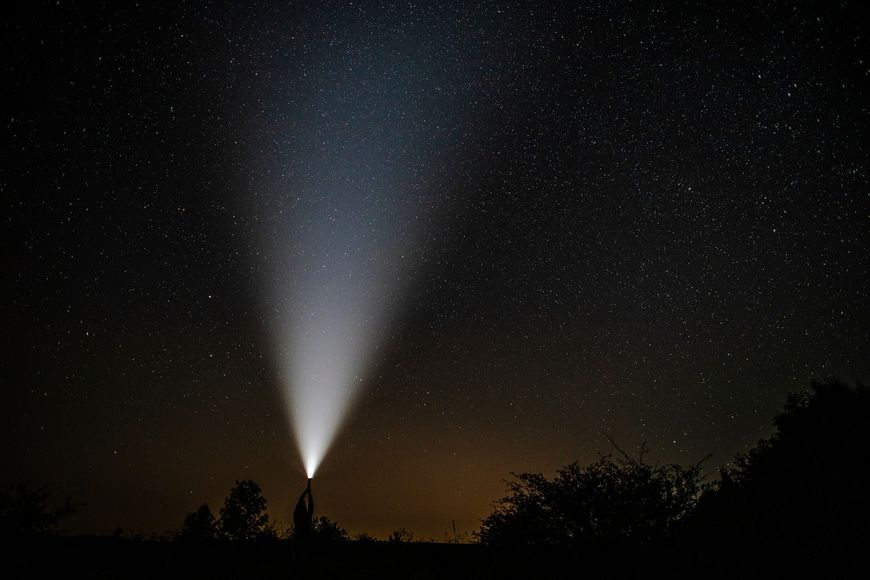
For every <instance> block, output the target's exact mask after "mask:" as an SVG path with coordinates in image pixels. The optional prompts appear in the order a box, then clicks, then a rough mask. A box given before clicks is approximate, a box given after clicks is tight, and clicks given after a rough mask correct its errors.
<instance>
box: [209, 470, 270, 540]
mask: <svg viewBox="0 0 870 580" xmlns="http://www.w3.org/2000/svg"><path fill="white" fill-rule="evenodd" d="M268 523H269V516H268V515H267V514H266V498H264V497H263V494H262V492H261V490H260V486H259V485H257V484H256V483H255V482H254V481H252V480H250V479H247V480H244V481H236V485H235V486H234V487H233V488H232V489H231V490H230V494H229V495H228V496H227V497H226V499H225V500H224V505H223V507H222V508H221V512H220V534H221V535H222V536H223V537H225V538H227V539H230V540H246V541H247V540H254V539H257V538H258V537H261V536H263V535H264V534H267V530H268Z"/></svg>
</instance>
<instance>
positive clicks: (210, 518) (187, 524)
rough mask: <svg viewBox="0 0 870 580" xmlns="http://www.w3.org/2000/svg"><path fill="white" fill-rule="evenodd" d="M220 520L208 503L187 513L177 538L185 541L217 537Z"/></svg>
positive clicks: (199, 540) (206, 539)
mask: <svg viewBox="0 0 870 580" xmlns="http://www.w3.org/2000/svg"><path fill="white" fill-rule="evenodd" d="M217 535H218V522H217V520H215V517H214V514H213V513H212V512H211V508H209V507H208V504H207V503H204V504H202V505H201V506H199V508H198V509H197V510H196V511H195V512H191V513H189V514H187V517H185V518H184V523H183V524H182V525H181V529H179V530H178V534H177V535H176V538H177V539H179V540H185V541H198V542H203V541H209V540H214V539H215V538H217Z"/></svg>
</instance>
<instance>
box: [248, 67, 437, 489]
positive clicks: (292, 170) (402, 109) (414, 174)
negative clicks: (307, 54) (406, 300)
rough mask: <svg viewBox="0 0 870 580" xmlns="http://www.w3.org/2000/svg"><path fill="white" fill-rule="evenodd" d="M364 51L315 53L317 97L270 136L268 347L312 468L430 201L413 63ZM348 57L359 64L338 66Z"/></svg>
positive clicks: (384, 318) (350, 398)
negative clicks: (353, 55) (319, 58)
mask: <svg viewBox="0 0 870 580" xmlns="http://www.w3.org/2000/svg"><path fill="white" fill-rule="evenodd" d="M366 60H367V66H366V67H362V66H360V65H359V63H347V62H342V61H341V59H339V62H326V63H321V68H322V70H323V76H322V79H321V80H318V79H316V78H315V79H312V80H311V84H312V86H311V87H310V92H311V93H312V95H314V96H316V98H315V97H314V96H312V98H311V99H310V100H309V101H307V102H306V103H305V105H304V106H303V107H302V109H301V110H299V111H297V112H296V113H295V120H294V125H293V127H292V129H293V130H292V131H291V130H289V129H288V132H287V135H283V136H281V138H280V139H276V140H275V141H276V142H279V143H281V144H282V145H281V147H279V150H278V151H276V152H275V155H276V158H275V161H274V162H275V166H276V168H275V169H274V171H273V172H272V173H273V175H274V174H280V175H281V176H282V177H280V178H277V177H276V178H275V179H274V181H273V182H272V183H271V184H270V186H269V190H268V192H267V194H266V195H264V198H265V199H264V200H261V204H263V205H264V206H263V207H261V208H260V213H261V214H262V215H263V216H264V219H263V220H261V229H262V232H261V234H262V235H261V247H262V248H263V250H264V253H265V254H266V256H267V262H268V266H267V273H268V275H267V276H266V283H267V286H268V301H269V306H270V309H269V313H268V318H269V323H270V324H271V327H272V337H273V340H272V342H273V346H274V353H273V354H274V357H275V358H276V363H277V364H276V366H277V370H278V372H279V374H280V381H281V383H282V386H283V391H284V396H285V397H284V398H285V402H286V405H287V411H288V416H289V418H290V423H291V426H292V430H293V432H294V435H295V438H296V441H297V445H298V447H299V453H300V454H301V456H302V460H303V463H304V465H305V471H306V473H307V474H308V477H313V476H314V474H315V473H316V472H317V469H318V467H319V466H320V463H321V462H322V461H323V458H324V456H325V455H326V453H327V451H328V449H329V447H330V445H331V444H332V442H333V440H334V439H335V437H336V435H337V433H338V432H339V429H340V428H341V426H342V423H343V422H344V420H345V418H346V416H347V414H348V412H349V410H350V409H351V408H352V406H353V403H354V401H355V400H356V399H357V397H358V396H359V391H360V386H361V384H362V383H363V381H364V379H365V377H366V373H367V371H368V370H370V368H371V366H372V364H373V363H374V362H375V360H376V357H375V354H376V353H377V351H378V349H379V348H380V347H381V345H382V344H383V342H384V336H385V335H386V334H387V333H388V331H389V330H390V325H391V322H392V321H393V320H394V319H395V317H396V313H397V311H398V310H399V308H400V303H401V301H402V293H403V292H402V290H403V288H402V287H403V285H404V284H405V281H406V280H407V278H408V276H409V274H410V272H409V268H408V266H407V264H409V263H410V262H412V261H413V256H414V255H415V252H416V248H417V242H418V235H417V232H418V230H419V229H420V226H421V223H422V222H423V221H425V215H426V213H427V212H426V211H425V207H424V206H425V202H424V201H423V193H422V192H423V187H422V186H421V185H420V183H421V182H422V181H423V179H422V176H423V174H424V173H425V169H424V166H425V159H424V157H425V155H424V154H423V153H422V152H421V150H420V148H419V147H417V146H416V143H417V142H418V140H419V133H420V131H421V127H423V126H424V125H425V123H424V122H423V117H424V116H425V115H424V112H423V111H422V107H423V106H425V99H424V98H420V99H418V100H413V99H412V100H409V99H408V91H409V87H410V88H411V89H414V87H415V79H417V77H418V76H419V75H418V74H417V73H416V71H415V70H413V67H412V66H408V65H407V63H405V64H403V63H397V62H395V61H393V62H390V60H389V59H384V58H381V55H370V56H369V57H367V58H366ZM375 65H378V66H375ZM355 68H356V69H360V70H366V71H367V72H366V74H365V75H361V74H349V73H346V72H344V73H342V72H337V71H348V70H353V69H355ZM342 75H344V76H342ZM335 77H338V78H339V79H340V80H339V81H338V82H336V81H335ZM321 81H322V82H321ZM327 81H328V82H327ZM416 85H417V88H416V89H414V90H416V91H418V92H420V94H422V91H423V87H422V86H419V85H420V82H419V80H417V81H416ZM412 96H413V95H412ZM421 216H423V217H421Z"/></svg>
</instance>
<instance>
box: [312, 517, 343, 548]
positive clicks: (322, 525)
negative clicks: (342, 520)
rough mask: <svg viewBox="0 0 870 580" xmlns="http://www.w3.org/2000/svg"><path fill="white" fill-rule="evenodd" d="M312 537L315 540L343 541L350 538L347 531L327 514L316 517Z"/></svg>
mask: <svg viewBox="0 0 870 580" xmlns="http://www.w3.org/2000/svg"><path fill="white" fill-rule="evenodd" d="M311 538H312V539H313V540H314V541H315V542H343V541H345V540H347V539H349V536H348V534H347V531H346V530H345V529H344V528H342V527H341V526H340V525H338V524H337V523H336V522H334V521H332V520H330V519H329V518H328V517H326V516H320V517H319V518H315V519H314V522H313V525H312V526H311Z"/></svg>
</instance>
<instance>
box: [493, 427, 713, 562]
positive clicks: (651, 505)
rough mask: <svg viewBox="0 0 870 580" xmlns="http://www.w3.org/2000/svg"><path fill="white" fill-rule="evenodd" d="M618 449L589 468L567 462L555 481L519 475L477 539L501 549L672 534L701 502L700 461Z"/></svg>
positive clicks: (637, 540) (648, 538)
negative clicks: (658, 458) (654, 460)
mask: <svg viewBox="0 0 870 580" xmlns="http://www.w3.org/2000/svg"><path fill="white" fill-rule="evenodd" d="M614 447H616V446H615V444H614ZM616 450H617V455H616V456H614V455H601V456H600V457H599V459H598V460H597V461H595V462H594V463H592V464H591V465H589V466H588V467H581V466H580V465H579V464H578V463H576V462H575V463H572V464H570V465H566V466H565V467H562V468H561V469H559V470H558V472H557V474H556V477H555V478H554V479H552V480H548V479H547V478H545V477H544V476H543V475H541V474H539V473H523V474H520V475H515V474H514V476H515V478H516V481H509V482H507V488H508V492H509V494H508V495H507V496H505V497H504V498H502V499H501V500H499V501H498V502H497V503H496V509H495V511H494V512H493V513H492V514H491V515H490V516H488V517H487V518H486V519H484V520H483V523H482V525H481V529H480V531H478V532H477V533H476V536H477V538H478V539H479V540H480V541H481V542H483V543H486V544H492V545H499V546H523V545H525V546H530V545H558V546H567V547H576V546H579V545H582V544H584V543H587V542H598V543H600V542H608V541H609V542H632V543H638V544H643V543H648V542H650V541H653V540H658V539H663V538H666V537H668V535H669V534H670V533H671V531H672V530H673V529H674V527H675V525H676V524H677V523H678V522H680V521H682V520H683V519H684V518H685V517H686V516H687V515H688V514H689V513H690V512H691V510H692V509H693V507H694V505H695V502H696V498H697V496H698V492H699V481H700V464H698V465H694V466H692V467H689V468H682V467H680V466H679V465H651V464H648V463H646V462H645V461H644V460H643V455H644V454H645V452H646V449H645V448H643V447H642V448H641V453H640V456H639V457H638V458H633V457H631V456H629V455H628V454H626V453H624V452H623V451H622V450H620V449H619V448H618V447H616Z"/></svg>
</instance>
